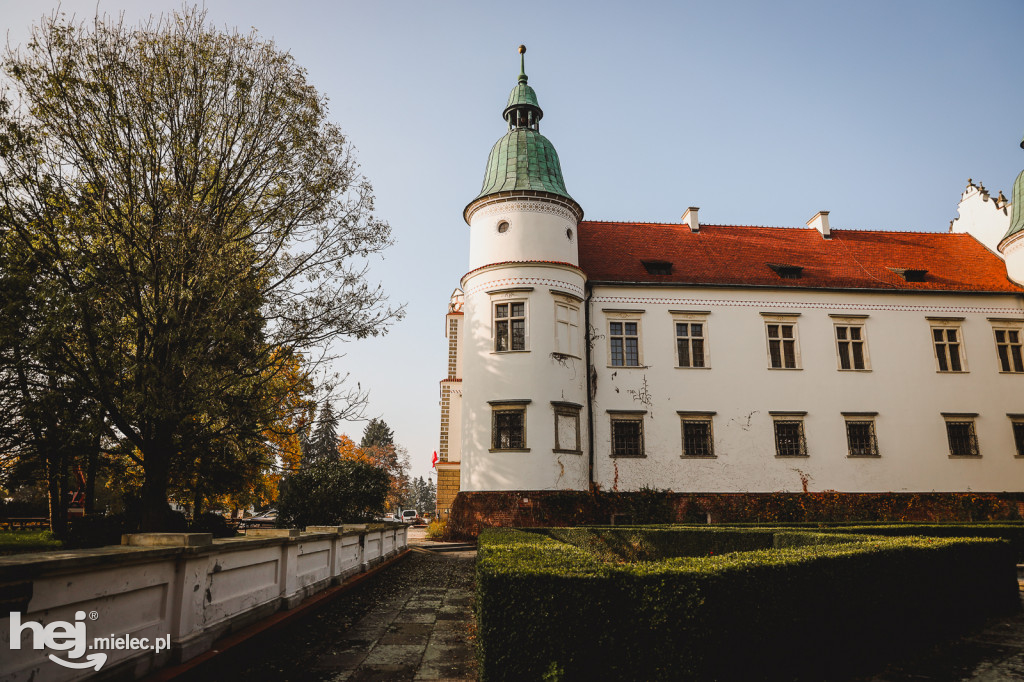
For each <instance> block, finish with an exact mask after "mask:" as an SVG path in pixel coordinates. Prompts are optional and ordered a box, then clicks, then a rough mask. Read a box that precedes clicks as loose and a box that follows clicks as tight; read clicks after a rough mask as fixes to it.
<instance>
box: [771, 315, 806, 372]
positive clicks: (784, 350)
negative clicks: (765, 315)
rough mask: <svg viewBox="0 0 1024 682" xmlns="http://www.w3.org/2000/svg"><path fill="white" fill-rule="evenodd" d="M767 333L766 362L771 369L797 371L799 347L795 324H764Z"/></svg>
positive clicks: (775, 322)
mask: <svg viewBox="0 0 1024 682" xmlns="http://www.w3.org/2000/svg"><path fill="white" fill-rule="evenodd" d="M765 328H766V329H767V332H768V362H769V365H770V366H771V367H772V368H773V369H799V368H800V347H799V344H798V343H797V338H796V322H777V321H773V320H768V321H766V322H765Z"/></svg>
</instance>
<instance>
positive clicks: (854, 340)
mask: <svg viewBox="0 0 1024 682" xmlns="http://www.w3.org/2000/svg"><path fill="white" fill-rule="evenodd" d="M836 351H837V352H838V353H839V369H867V348H866V346H865V341H864V325H860V324H842V325H840V324H837V325H836Z"/></svg>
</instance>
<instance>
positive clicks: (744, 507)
mask: <svg viewBox="0 0 1024 682" xmlns="http://www.w3.org/2000/svg"><path fill="white" fill-rule="evenodd" d="M440 499H441V497H440V480H439V481H438V504H440ZM1022 518H1024V493H839V492H834V491H828V492H820V493H673V492H668V491H641V492H634V493H609V492H600V491H598V492H582V491H559V490H544V491H518V492H460V493H459V494H458V495H457V496H456V497H455V500H454V503H453V504H452V506H451V515H450V517H449V519H448V525H447V529H446V536H447V539H450V540H469V539H472V538H475V537H476V536H477V535H478V534H479V533H480V530H481V529H482V528H487V527H490V526H511V527H520V528H528V527H540V526H583V525H606V524H613V523H749V522H762V523H771V522H776V521H780V522H782V521H785V522H792V521H819V522H827V521H833V522H843V521H847V522H848V521H916V522H939V521H971V522H973V521H1002V520H1021V519H1022Z"/></svg>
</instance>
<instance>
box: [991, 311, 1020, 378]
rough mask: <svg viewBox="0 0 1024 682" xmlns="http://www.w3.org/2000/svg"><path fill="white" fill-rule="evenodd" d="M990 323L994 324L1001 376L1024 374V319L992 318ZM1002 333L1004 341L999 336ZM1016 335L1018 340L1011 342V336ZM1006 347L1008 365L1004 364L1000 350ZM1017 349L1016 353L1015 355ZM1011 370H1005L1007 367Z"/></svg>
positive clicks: (993, 329)
mask: <svg viewBox="0 0 1024 682" xmlns="http://www.w3.org/2000/svg"><path fill="white" fill-rule="evenodd" d="M988 321H989V322H990V323H991V324H992V340H993V341H994V342H995V344H996V363H997V364H998V366H999V373H1000V374H1024V319H1020V318H1005V317H990V318H988ZM1000 332H1002V333H1003V334H1004V335H1005V336H1004V340H1002V341H1001V340H1000V338H999V334H1000ZM1011 334H1016V335H1017V340H1016V341H1015V342H1014V341H1010V340H1009V338H1008V337H1009V335H1011ZM1003 347H1005V348H1006V349H1007V351H1006V357H1005V359H1006V363H1005V364H1004V362H1003V360H1004V358H1003V356H1002V355H1001V354H1000V350H1001V349H1002V348H1003ZM1014 349H1016V351H1017V352H1016V353H1014V352H1013V351H1014ZM1007 366H1008V367H1009V369H1005V367H1007Z"/></svg>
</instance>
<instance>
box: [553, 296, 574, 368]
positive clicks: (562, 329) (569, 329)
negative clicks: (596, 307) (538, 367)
mask: <svg viewBox="0 0 1024 682" xmlns="http://www.w3.org/2000/svg"><path fill="white" fill-rule="evenodd" d="M555 350H556V351H557V352H559V353H563V354H565V355H574V356H576V357H579V355H580V309H579V306H575V305H571V304H569V303H559V302H556V303H555Z"/></svg>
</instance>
